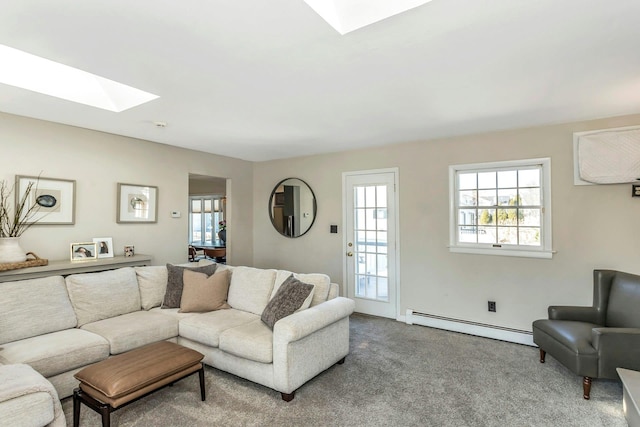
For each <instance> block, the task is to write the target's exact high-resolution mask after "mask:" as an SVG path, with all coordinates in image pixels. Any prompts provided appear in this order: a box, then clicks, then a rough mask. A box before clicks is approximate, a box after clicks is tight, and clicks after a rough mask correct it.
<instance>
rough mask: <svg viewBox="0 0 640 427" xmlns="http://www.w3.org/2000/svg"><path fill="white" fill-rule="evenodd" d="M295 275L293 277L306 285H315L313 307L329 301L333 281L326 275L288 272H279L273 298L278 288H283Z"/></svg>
mask: <svg viewBox="0 0 640 427" xmlns="http://www.w3.org/2000/svg"><path fill="white" fill-rule="evenodd" d="M292 274H293V277H295V278H296V279H298V280H300V281H301V282H304V283H309V284H311V285H315V287H314V288H313V299H312V300H311V307H313V306H314V305H318V304H320V303H323V302H325V301H326V300H327V297H328V296H329V289H330V288H331V279H330V278H329V276H327V275H326V274H321V273H306V274H305V273H292V272H291V271H287V270H278V274H277V275H276V281H275V284H274V286H273V291H272V292H271V298H273V296H274V295H275V294H276V292H278V288H280V286H282V284H283V283H284V281H285V280H287V278H288V277H289V276H291V275H292Z"/></svg>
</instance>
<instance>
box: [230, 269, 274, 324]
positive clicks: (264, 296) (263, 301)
mask: <svg viewBox="0 0 640 427" xmlns="http://www.w3.org/2000/svg"><path fill="white" fill-rule="evenodd" d="M275 279H276V270H266V269H261V268H253V267H235V268H234V269H233V274H232V275H231V284H230V285H229V298H228V300H227V302H228V303H229V305H230V306H231V307H233V308H235V309H238V310H242V311H248V312H249V313H253V314H257V315H258V316H260V315H261V314H262V312H263V311H264V308H265V307H266V306H267V303H268V302H269V297H270V296H271V291H272V290H273V284H274V281H275Z"/></svg>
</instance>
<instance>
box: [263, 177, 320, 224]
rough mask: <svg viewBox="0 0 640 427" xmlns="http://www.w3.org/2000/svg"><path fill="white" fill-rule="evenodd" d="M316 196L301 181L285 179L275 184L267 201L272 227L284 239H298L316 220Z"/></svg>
mask: <svg viewBox="0 0 640 427" xmlns="http://www.w3.org/2000/svg"><path fill="white" fill-rule="evenodd" d="M316 210H317V209H316V196H315V195H314V194H313V191H312V190H311V187H309V185H307V183H306V182H304V181H303V180H301V179H298V178H287V179H283V180H282V181H280V182H279V183H278V184H276V186H275V188H274V189H273V191H272V192H271V198H270V199H269V217H270V218H271V223H272V224H273V227H274V228H275V229H276V230H277V231H278V233H280V234H282V235H283V236H286V237H300V236H302V235H303V234H305V233H306V232H307V231H309V229H310V228H311V226H312V225H313V222H314V221H315V220H316Z"/></svg>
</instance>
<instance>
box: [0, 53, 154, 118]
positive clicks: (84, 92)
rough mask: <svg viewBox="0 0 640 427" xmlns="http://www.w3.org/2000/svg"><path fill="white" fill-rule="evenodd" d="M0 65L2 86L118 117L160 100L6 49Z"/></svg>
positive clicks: (141, 91) (57, 64) (134, 89)
mask: <svg viewBox="0 0 640 427" xmlns="http://www.w3.org/2000/svg"><path fill="white" fill-rule="evenodd" d="M0 63H2V67H0V83H4V84H6V85H10V86H15V87H19V88H22V89H26V90H30V91H32V92H38V93H42V94H45V95H50V96H55V97H57V98H61V99H66V100H68V101H73V102H77V103H80V104H85V105H90V106H92V107H97V108H102V109H104V110H109V111H114V112H117V113H119V112H121V111H124V110H128V109H129V108H133V107H136V106H138V105H141V104H144V103H146V102H149V101H152V100H154V99H156V98H159V97H158V95H154V94H152V93H148V92H145V91H143V90H140V89H136V88H134V87H131V86H127V85H125V84H122V83H118V82H116V81H113V80H109V79H107V78H104V77H100V76H97V75H95V74H91V73H87V72H86V71H82V70H78V69H77V68H73V67H70V66H68V65H64V64H60V63H58V62H55V61H51V60H48V59H45V58H41V57H39V56H36V55H32V54H30V53H26V52H23V51H21V50H18V49H14V48H12V47H9V46H5V45H0Z"/></svg>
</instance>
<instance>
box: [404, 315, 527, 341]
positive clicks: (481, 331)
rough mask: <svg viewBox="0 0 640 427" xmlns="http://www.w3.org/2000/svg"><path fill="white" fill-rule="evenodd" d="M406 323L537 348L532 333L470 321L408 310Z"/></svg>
mask: <svg viewBox="0 0 640 427" xmlns="http://www.w3.org/2000/svg"><path fill="white" fill-rule="evenodd" d="M405 322H406V323H407V325H422V326H429V327H431V328H437V329H444V330H447V331H453V332H461V333H463V334H469V335H476V336H479V337H485V338H493V339H496V340H501V341H509V342H514V343H517V344H525V345H530V346H535V344H534V343H533V335H532V334H531V332H528V331H522V330H520V329H512V328H504V327H502V326H495V325H487V324H484V323H477V322H470V321H468V320H460V319H453V318H450V317H442V316H435V315H433V314H427V313H419V312H417V311H413V310H411V309H407V314H406V317H405Z"/></svg>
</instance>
